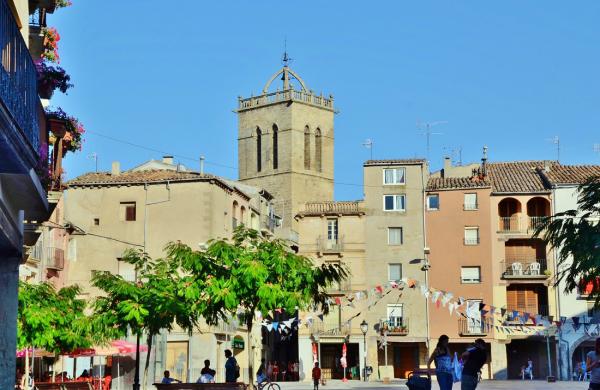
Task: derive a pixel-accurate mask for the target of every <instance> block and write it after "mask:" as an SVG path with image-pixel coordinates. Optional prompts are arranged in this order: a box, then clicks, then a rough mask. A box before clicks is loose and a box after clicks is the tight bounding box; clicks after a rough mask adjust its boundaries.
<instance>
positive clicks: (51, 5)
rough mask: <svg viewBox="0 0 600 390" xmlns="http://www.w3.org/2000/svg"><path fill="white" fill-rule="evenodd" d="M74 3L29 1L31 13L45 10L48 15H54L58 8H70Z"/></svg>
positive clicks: (54, 0)
mask: <svg viewBox="0 0 600 390" xmlns="http://www.w3.org/2000/svg"><path fill="white" fill-rule="evenodd" d="M71 4H72V3H71V1H69V0H29V12H30V13H33V12H34V11H35V10H36V9H44V10H46V13H49V14H51V13H54V11H55V10H56V9H57V8H63V7H68V6H70V5H71Z"/></svg>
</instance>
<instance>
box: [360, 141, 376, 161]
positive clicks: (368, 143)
mask: <svg viewBox="0 0 600 390" xmlns="http://www.w3.org/2000/svg"><path fill="white" fill-rule="evenodd" d="M373 144H374V142H373V140H372V139H371V138H367V139H366V140H365V142H363V144H362V146H364V147H365V148H367V149H369V150H370V152H371V158H370V160H373Z"/></svg>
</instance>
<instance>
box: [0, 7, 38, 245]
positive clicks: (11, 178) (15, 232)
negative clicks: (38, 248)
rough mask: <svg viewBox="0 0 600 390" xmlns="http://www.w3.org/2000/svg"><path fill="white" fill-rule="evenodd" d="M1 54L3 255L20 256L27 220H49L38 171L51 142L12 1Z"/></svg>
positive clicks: (0, 37)
mask: <svg viewBox="0 0 600 390" xmlns="http://www.w3.org/2000/svg"><path fill="white" fill-rule="evenodd" d="M0 50H1V57H0V250H1V249H6V250H14V251H17V253H20V251H21V248H20V247H21V246H22V245H23V226H22V223H23V220H29V221H44V220H45V219H46V217H47V211H48V202H47V200H46V192H45V189H44V188H43V186H42V184H41V183H40V179H39V177H38V175H37V173H36V170H35V168H36V167H37V166H38V165H40V167H41V169H45V166H47V162H46V161H44V162H41V163H40V161H39V160H40V151H41V149H42V148H44V147H45V148H47V146H46V145H45V142H46V138H47V137H46V129H45V117H44V112H43V109H42V106H41V103H40V99H39V97H38V94H37V85H36V69H35V65H34V63H33V60H32V58H31V55H30V54H29V50H28V48H27V45H26V44H25V41H24V40H23V37H22V35H21V32H20V30H19V27H18V25H17V22H16V19H15V16H14V14H13V11H12V10H11V7H10V6H9V4H8V2H7V0H0ZM44 154H45V152H44Z"/></svg>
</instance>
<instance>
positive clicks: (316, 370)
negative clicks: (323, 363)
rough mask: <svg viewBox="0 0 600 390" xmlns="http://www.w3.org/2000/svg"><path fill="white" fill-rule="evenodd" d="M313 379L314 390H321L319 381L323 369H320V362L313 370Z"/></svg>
mask: <svg viewBox="0 0 600 390" xmlns="http://www.w3.org/2000/svg"><path fill="white" fill-rule="evenodd" d="M312 378H313V383H314V390H319V381H320V380H321V369H320V368H319V362H315V368H313V369H312Z"/></svg>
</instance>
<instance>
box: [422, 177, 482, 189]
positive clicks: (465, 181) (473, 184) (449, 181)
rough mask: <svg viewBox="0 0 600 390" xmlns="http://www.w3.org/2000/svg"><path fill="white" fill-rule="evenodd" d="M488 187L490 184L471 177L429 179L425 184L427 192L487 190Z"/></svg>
mask: <svg viewBox="0 0 600 390" xmlns="http://www.w3.org/2000/svg"><path fill="white" fill-rule="evenodd" d="M490 186H491V183H490V182H489V181H487V180H479V179H476V178H472V177H446V178H442V177H430V178H429V181H428V182H427V191H438V190H452V189H463V188H464V189H467V188H489V187H490Z"/></svg>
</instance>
